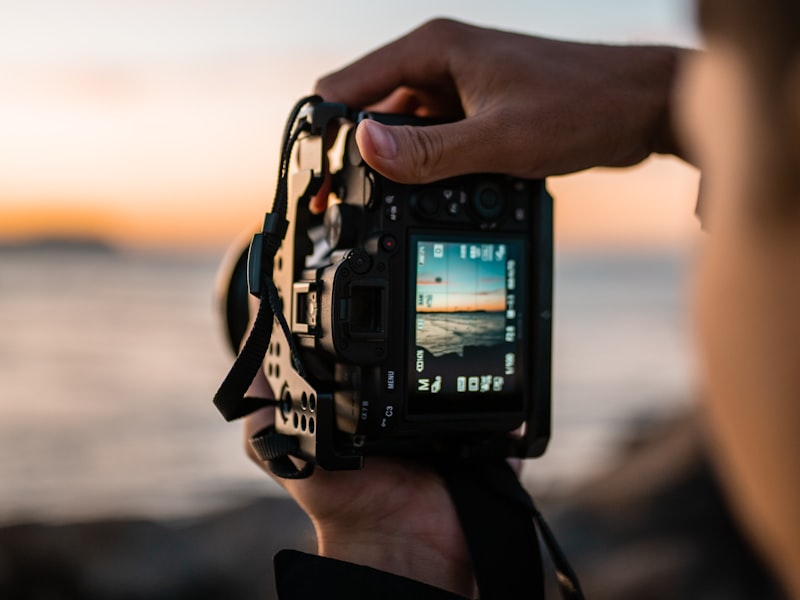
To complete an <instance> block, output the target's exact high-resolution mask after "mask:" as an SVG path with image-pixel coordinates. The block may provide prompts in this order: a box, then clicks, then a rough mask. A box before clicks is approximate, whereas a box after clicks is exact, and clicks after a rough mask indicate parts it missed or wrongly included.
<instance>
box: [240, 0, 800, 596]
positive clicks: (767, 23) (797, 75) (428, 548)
mask: <svg viewBox="0 0 800 600" xmlns="http://www.w3.org/2000/svg"><path fill="white" fill-rule="evenodd" d="M699 6H700V10H699V14H700V21H701V25H702V28H703V31H704V34H705V37H706V43H707V49H706V50H705V51H703V52H691V51H686V50H681V49H678V48H671V47H664V46H608V45H596V44H579V43H572V42H561V41H555V40H547V39H542V38H538V37H533V36H526V35H519V34H514V33H507V32H501V31H496V30H490V29H483V28H479V27H473V26H470V25H467V24H463V23H458V22H454V21H449V20H435V21H432V22H429V23H427V24H425V25H423V26H422V27H420V28H418V29H417V30H415V31H413V32H411V33H410V34H408V35H406V36H404V37H402V38H400V39H398V40H396V41H394V42H392V43H390V44H388V45H386V46H384V47H382V48H380V49H378V50H376V51H374V52H372V53H370V54H368V55H367V56H365V57H363V58H362V59H360V60H358V61H356V62H355V63H353V64H351V65H349V66H347V67H345V68H344V69H342V70H341V71H338V72H336V73H333V74H331V75H328V76H326V77H324V78H323V79H321V80H320V81H319V82H318V84H317V90H316V91H317V92H318V93H319V94H321V95H322V96H323V98H324V99H325V100H328V101H336V102H344V103H346V104H349V105H351V106H354V107H367V106H369V107H371V108H373V109H376V110H382V111H387V112H403V113H413V114H417V115H432V116H446V117H449V118H455V119H458V120H457V121H456V122H454V123H448V124H444V125H437V126H428V127H425V128H415V127H408V126H399V127H388V126H385V125H381V124H379V123H375V122H372V121H364V122H362V123H360V124H359V127H358V130H357V141H358V144H359V148H360V150H361V152H362V154H363V156H364V158H365V160H366V161H367V162H368V163H369V164H370V165H371V166H372V167H373V168H375V169H376V170H377V171H379V172H381V173H382V174H384V175H386V176H387V177H390V178H392V179H395V180H397V181H401V182H406V183H425V182H430V181H434V180H437V179H441V178H444V177H449V176H454V175H458V174H463V173H469V172H505V173H509V174H512V175H516V176H520V177H546V176H549V175H555V174H562V173H570V172H574V171H577V170H581V169H584V168H589V167H593V166H600V165H603V166H624V165H632V164H635V163H637V162H639V161H641V160H643V159H645V158H646V157H647V156H649V155H650V154H652V153H671V154H675V155H678V156H681V157H683V158H686V159H688V160H691V161H692V162H694V163H695V164H697V165H698V166H700V168H701V169H702V171H703V193H702V206H701V208H702V214H703V221H704V224H705V225H706V226H707V228H708V229H709V231H710V235H709V236H708V239H707V240H706V245H707V247H706V248H704V251H703V257H702V259H701V260H700V261H699V264H698V270H697V280H698V282H697V286H696V289H697V293H696V307H697V310H696V316H697V321H698V327H697V330H698V347H699V349H700V357H701V362H702V365H703V368H704V370H703V373H704V379H703V386H704V389H703V395H704V397H707V402H706V403H705V406H706V407H707V411H706V413H705V414H706V416H707V421H708V424H709V430H710V432H711V437H712V440H713V443H712V444H711V448H710V449H711V451H712V452H713V453H714V456H715V458H716V461H717V464H718V465H719V471H720V473H721V474H722V477H723V479H724V480H725V482H726V484H727V490H728V492H729V496H730V498H731V501H732V503H733V504H734V506H735V507H736V508H737V509H738V514H739V515H740V517H741V521H742V523H743V524H744V527H745V528H746V529H747V530H748V531H749V532H750V533H751V535H752V538H753V540H754V542H755V544H756V545H757V546H758V548H760V549H761V551H762V552H763V555H764V556H765V557H766V558H767V560H768V561H769V564H770V565H771V566H772V567H773V569H774V571H775V573H776V575H777V576H778V577H780V579H781V581H782V582H783V584H784V586H785V588H786V590H787V591H788V592H789V593H790V594H794V595H795V596H796V597H798V598H800V509H798V507H800V483H799V482H798V478H799V477H800V475H798V472H799V470H798V465H797V457H798V456H800V447H799V444H798V441H797V440H798V439H800V438H799V437H798V435H797V434H796V432H795V429H796V428H797V427H798V426H800V369H798V365H800V278H798V277H797V276H795V275H796V273H797V270H798V269H800V235H798V233H800V231H798V229H800V214H798V208H800V197H798V195H799V194H800V60H798V59H799V58H800V36H798V33H797V32H798V31H800V3H799V2H797V1H788V0H766V1H762V2H758V3H756V2H754V1H753V0H728V1H725V2H723V1H722V0H701V2H700V5H699ZM318 202H324V198H319V199H318ZM251 393H252V394H254V395H268V394H270V391H269V390H268V388H267V387H266V382H265V381H264V380H263V379H261V378H259V379H257V380H256V381H255V382H254V384H253V387H252V389H251ZM273 419H274V413H273V412H272V410H271V409H267V410H263V411H260V412H259V413H256V414H254V415H251V416H250V417H248V418H247V420H246V423H245V430H246V436H247V438H248V439H249V437H250V435H252V434H253V433H255V432H256V431H258V430H260V429H262V428H263V427H264V426H266V425H269V424H270V423H271V422H272V421H273ZM248 451H249V452H250V453H251V456H252V450H250V449H249V446H248ZM278 481H279V483H280V484H281V485H283V486H284V487H285V488H286V490H287V491H288V492H289V494H290V495H291V496H292V497H293V498H294V499H295V501H296V502H297V503H298V504H299V505H300V506H301V507H302V508H303V509H304V510H305V511H306V513H307V514H308V515H309V517H310V519H311V521H312V523H313V525H314V528H315V531H316V534H317V542H318V554H319V556H309V555H303V554H300V553H292V552H290V553H282V554H279V555H278V556H277V557H276V576H277V580H278V590H279V594H280V595H281V598H284V599H286V600H288V599H290V598H301V597H326V598H330V597H339V596H340V595H341V596H347V597H372V596H376V595H378V596H380V597H384V598H391V597H405V596H408V595H411V594H413V595H414V597H418V598H422V597H430V598H455V597H473V596H474V594H475V581H474V574H473V569H472V565H471V562H470V557H469V553H468V549H467V546H466V543H465V539H464V535H463V532H462V531H461V527H460V524H459V521H458V518H457V516H456V514H455V511H454V508H453V504H452V501H451V499H450V497H449V495H448V492H447V489H446V488H445V486H444V484H443V482H442V480H441V479H440V478H439V476H438V475H437V474H436V473H435V472H434V471H433V470H432V469H429V468H427V467H425V466H422V465H419V464H416V463H412V462H407V461H401V460H394V459H382V458H374V457H370V460H368V461H366V466H365V468H364V469H363V470H361V471H353V472H336V473H330V472H325V471H322V470H317V471H316V472H315V473H314V475H313V476H311V477H310V478H309V479H306V480H286V479H279V480H278ZM312 571H313V573H314V577H309V575H308V574H309V572H312Z"/></svg>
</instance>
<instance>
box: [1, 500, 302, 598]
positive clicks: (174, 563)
mask: <svg viewBox="0 0 800 600" xmlns="http://www.w3.org/2000/svg"><path fill="white" fill-rule="evenodd" d="M314 546H315V543H314V539H313V530H312V528H311V525H310V523H309V521H308V519H307V517H306V516H305V515H304V514H303V513H302V511H300V509H299V508H297V506H296V505H295V504H294V503H293V502H292V501H290V500H289V499H287V498H265V499H263V500H259V501H257V502H254V503H253V504H250V505H247V506H244V507H242V508H238V509H235V510H230V511H226V512H223V513H218V514H213V515H209V516H208V517H205V518H202V519H198V520H193V521H182V522H163V523H162V522H154V521H147V520H107V521H95V522H84V523H74V524H66V525H42V524H35V523H31V524H19V525H12V526H8V527H5V528H2V529H0V598H8V599H15V600H16V599H20V600H22V599H29V598H30V599H34V598H36V599H40V598H41V599H47V600H60V599H77V598H80V599H92V600H94V599H98V600H99V599H103V600H144V599H148V600H160V599H164V600H166V599H172V600H180V599H183V598H186V599H189V598H192V599H195V600H202V599H204V598H209V599H210V598H214V599H218V598H226V599H232V600H235V599H237V598H242V599H244V598H248V599H252V598H272V597H274V590H273V587H274V583H273V582H274V574H273V572H272V556H273V555H274V554H275V553H276V552H277V551H278V550H280V549H282V548H286V547H293V548H297V549H300V550H306V551H313V549H314Z"/></svg>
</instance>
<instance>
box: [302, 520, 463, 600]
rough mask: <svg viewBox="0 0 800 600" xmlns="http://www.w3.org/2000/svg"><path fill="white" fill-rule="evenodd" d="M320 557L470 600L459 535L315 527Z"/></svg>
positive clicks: (316, 524) (317, 525)
mask: <svg viewBox="0 0 800 600" xmlns="http://www.w3.org/2000/svg"><path fill="white" fill-rule="evenodd" d="M314 525H315V529H316V532H317V551H318V554H319V555H320V556H325V557H328V558H335V559H337V560H343V561H346V562H350V563H354V564H359V565H363V566H367V567H371V568H374V569H378V570H381V571H385V572H387V573H392V574H394V575H400V576H402V577H407V578H409V579H414V580H416V581H420V582H422V583H426V584H429V585H432V586H435V587H438V588H440V589H443V590H447V591H450V592H453V593H456V594H460V595H462V596H465V597H468V598H471V597H473V596H474V592H475V579H474V576H473V573H472V564H471V561H470V559H469V554H468V552H467V549H466V543H465V541H464V539H463V535H462V534H461V533H460V531H459V534H458V535H441V534H435V533H420V532H412V533H409V532H404V531H376V530H369V531H364V530H347V531H340V530H336V529H332V528H329V527H324V526H320V525H319V524H318V523H315V524H314Z"/></svg>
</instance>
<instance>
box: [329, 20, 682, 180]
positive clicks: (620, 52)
mask: <svg viewBox="0 0 800 600" xmlns="http://www.w3.org/2000/svg"><path fill="white" fill-rule="evenodd" d="M680 54H681V51H680V50H678V49H676V48H669V47H657V46H606V45H598V44H580V43H573V42H562V41H554V40H548V39H543V38H538V37H532V36H527V35H520V34H514V33H507V32H502V31H497V30H491V29H482V28H478V27H474V26H471V25H466V24H463V23H458V22H455V21H450V20H444V19H438V20H434V21H431V22H428V23H426V24H424V25H423V26H421V27H419V28H418V29H416V30H414V31H412V32H411V33H409V34H408V35H406V36H404V37H402V38H400V39H398V40H396V41H394V42H392V43H390V44H388V45H386V46H384V47H382V48H379V49H378V50H376V51H374V52H372V53H370V54H368V55H366V56H365V57H363V58H361V59H360V60H358V61H356V62H354V63H352V64H351V65H349V66H347V67H345V68H344V69H342V70H340V71H338V72H335V73H332V74H330V75H328V76H326V77H323V78H322V79H320V80H319V81H318V82H317V85H316V90H315V91H316V93H318V94H320V95H321V96H322V97H323V98H324V99H325V100H327V101H332V102H343V103H345V104H348V105H350V106H353V107H358V108H361V107H370V108H372V109H373V110H380V111H383V112H396V113H406V114H409V113H410V114H416V115H419V116H438V117H447V118H449V119H461V117H465V118H463V119H461V120H458V121H456V122H454V123H447V124H443V125H434V126H426V127H410V126H395V127H388V126H385V125H382V124H380V123H376V122H374V121H363V122H362V123H360V124H359V126H358V130H357V132H356V140H357V142H358V146H359V149H360V150H361V153H362V155H363V157H364V159H365V160H366V162H367V163H368V164H369V165H370V166H371V167H373V168H374V169H375V170H376V171H378V172H379V173H381V174H383V175H384V176H386V177H388V178H390V179H393V180H395V181H398V182H401V183H427V182H430V181H434V180H437V179H442V178H445V177H450V176H455V175H461V174H465V173H470V172H494V173H507V174H510V175H515V176H518V177H546V176H550V175H558V174H564V173H570V172H574V171H578V170H581V169H585V168H589V167H593V166H626V165H632V164H635V163H637V162H639V161H641V160H643V159H644V158H646V157H647V156H648V155H649V154H651V153H652V152H670V153H677V149H676V147H675V144H674V142H673V140H672V124H671V115H670V96H671V86H672V82H673V77H674V72H675V67H676V63H677V62H678V57H679V55H680Z"/></svg>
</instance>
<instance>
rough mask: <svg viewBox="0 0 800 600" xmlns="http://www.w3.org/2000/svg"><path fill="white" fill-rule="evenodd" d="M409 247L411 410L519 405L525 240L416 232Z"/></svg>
mask: <svg viewBox="0 0 800 600" xmlns="http://www.w3.org/2000/svg"><path fill="white" fill-rule="evenodd" d="M409 248H410V253H409V254H410V261H411V263H412V265H411V270H410V273H411V274H412V275H411V276H412V280H411V285H410V288H411V293H412V298H411V307H410V308H411V309H412V310H411V311H410V312H411V314H412V318H411V331H410V332H409V333H410V335H409V342H410V343H409V354H410V356H409V369H408V372H409V373H410V375H409V379H410V381H409V390H408V392H409V393H408V398H409V402H408V412H409V415H410V416H413V415H414V414H420V415H422V414H426V415H430V414H447V415H452V414H453V413H471V412H477V413H482V414H485V413H487V412H514V411H518V410H522V403H523V396H524V390H523V389H522V387H523V385H522V382H523V378H522V377H521V376H520V375H519V370H520V368H523V365H524V364H525V356H524V354H525V353H524V347H525V344H526V340H525V339H524V337H525V336H524V332H525V327H524V326H523V319H525V318H527V315H525V314H523V313H524V310H523V309H524V307H525V298H524V295H525V285H524V283H525V281H524V279H525V264H524V257H525V242H524V240H523V239H521V238H516V237H513V236H508V235H505V236H502V237H500V236H488V235H470V236H457V237H456V236H453V237H451V236H445V235H440V236H438V237H436V238H433V237H429V236H423V235H416V236H411V240H410V245H409Z"/></svg>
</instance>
